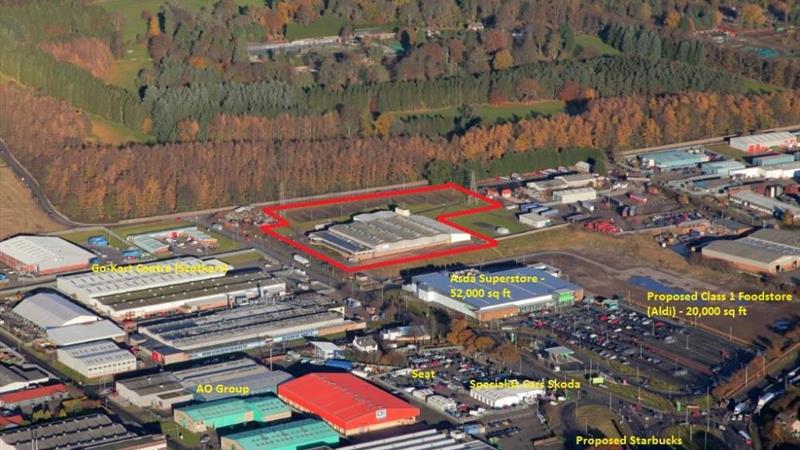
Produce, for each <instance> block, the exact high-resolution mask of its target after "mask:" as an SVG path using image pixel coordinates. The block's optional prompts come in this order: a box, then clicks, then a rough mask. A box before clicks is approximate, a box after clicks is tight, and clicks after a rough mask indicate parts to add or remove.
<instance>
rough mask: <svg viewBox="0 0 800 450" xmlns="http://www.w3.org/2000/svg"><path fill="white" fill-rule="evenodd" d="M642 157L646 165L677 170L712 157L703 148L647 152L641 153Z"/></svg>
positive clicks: (694, 165)
mask: <svg viewBox="0 0 800 450" xmlns="http://www.w3.org/2000/svg"><path fill="white" fill-rule="evenodd" d="M640 159H641V160H642V165H643V166H645V167H650V168H657V169H661V170H675V169H684V168H687V167H696V166H697V165H698V164H701V163H704V162H708V161H709V160H710V159H711V158H710V157H709V156H708V155H706V154H705V152H704V151H703V150H668V151H664V152H654V153H647V154H644V155H641V156H640Z"/></svg>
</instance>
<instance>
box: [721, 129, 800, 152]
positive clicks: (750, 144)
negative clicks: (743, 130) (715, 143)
mask: <svg viewBox="0 0 800 450" xmlns="http://www.w3.org/2000/svg"><path fill="white" fill-rule="evenodd" d="M730 146H731V147H733V148H735V149H737V150H741V151H743V152H747V153H762V152H766V151H769V150H770V149H771V148H773V147H782V148H787V147H795V146H797V136H795V135H794V134H792V133H789V132H786V131H780V132H776V133H762V134H751V135H750V136H739V137H735V138H731V139H730Z"/></svg>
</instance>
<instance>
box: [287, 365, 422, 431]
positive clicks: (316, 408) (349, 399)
mask: <svg viewBox="0 0 800 450" xmlns="http://www.w3.org/2000/svg"><path fill="white" fill-rule="evenodd" d="M278 396H279V397H280V398H281V400H283V401H284V402H286V403H287V404H289V405H290V406H292V407H294V408H297V409H299V410H301V411H304V412H308V413H311V414H315V415H317V416H319V417H320V418H321V419H322V420H324V421H325V422H327V423H328V424H329V425H330V426H331V427H333V429H335V430H336V431H338V432H339V433H341V434H343V435H345V436H352V435H356V434H361V433H367V432H370V431H375V430H380V429H384V428H391V427H395V426H399V425H407V424H412V423H414V422H416V420H417V417H419V414H420V410H419V409H418V408H415V407H413V406H412V405H410V404H408V403H406V402H404V401H403V400H400V399H399V398H397V397H395V396H393V395H391V394H389V393H388V392H385V391H383V390H381V389H379V388H377V387H375V386H373V385H372V384H370V383H368V382H367V381H364V380H362V379H360V378H358V377H356V376H355V375H352V374H349V373H311V374H308V375H305V376H302V377H300V378H297V379H294V380H292V381H289V382H286V383H283V384H281V385H280V386H278Z"/></svg>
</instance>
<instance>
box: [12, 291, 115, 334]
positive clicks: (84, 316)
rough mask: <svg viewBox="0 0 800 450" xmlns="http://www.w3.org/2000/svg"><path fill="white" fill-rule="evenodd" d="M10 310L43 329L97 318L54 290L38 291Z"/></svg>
mask: <svg viewBox="0 0 800 450" xmlns="http://www.w3.org/2000/svg"><path fill="white" fill-rule="evenodd" d="M12 312H13V313H15V314H17V315H19V316H20V317H22V318H24V319H25V320H28V321H30V322H31V323H33V324H35V325H36V326H38V327H41V328H44V329H48V328H53V327H62V326H64V325H71V324H75V323H82V322H91V321H95V320H98V319H99V317H97V316H96V315H95V314H94V313H92V312H91V311H89V310H87V309H84V308H82V307H80V306H78V305H76V304H75V303H72V302H71V301H70V300H69V299H67V298H65V297H63V296H61V295H59V294H57V293H55V292H39V293H37V294H34V295H31V296H30V297H26V298H25V299H23V300H22V301H21V302H19V304H17V306H16V307H14V309H13V310H12Z"/></svg>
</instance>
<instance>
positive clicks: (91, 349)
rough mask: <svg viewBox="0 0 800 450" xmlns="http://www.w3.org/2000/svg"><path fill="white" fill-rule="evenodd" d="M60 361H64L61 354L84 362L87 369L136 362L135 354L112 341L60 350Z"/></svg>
mask: <svg viewBox="0 0 800 450" xmlns="http://www.w3.org/2000/svg"><path fill="white" fill-rule="evenodd" d="M58 353H59V360H61V359H63V358H62V357H61V354H62V353H63V354H64V355H69V356H70V357H72V358H74V359H77V360H80V361H83V363H84V364H86V366H87V367H92V366H96V365H104V364H113V363H117V362H122V361H130V360H135V359H136V358H135V357H134V356H133V354H132V353H131V352H129V351H127V350H125V349H122V348H120V347H119V346H118V345H117V344H115V343H113V342H111V341H99V342H91V343H88V344H78V345H73V346H71V347H65V348H60V349H58Z"/></svg>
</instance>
